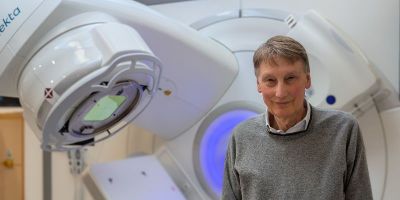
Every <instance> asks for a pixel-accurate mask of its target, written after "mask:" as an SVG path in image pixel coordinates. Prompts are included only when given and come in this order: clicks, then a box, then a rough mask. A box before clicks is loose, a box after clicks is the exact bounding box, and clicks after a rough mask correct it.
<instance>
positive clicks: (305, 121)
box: [265, 100, 311, 135]
mask: <svg viewBox="0 0 400 200" xmlns="http://www.w3.org/2000/svg"><path fill="white" fill-rule="evenodd" d="M305 102H306V104H307V113H306V116H305V117H304V118H303V119H302V120H301V121H299V122H298V123H297V124H295V125H294V126H292V127H290V128H289V129H288V130H287V131H283V130H277V129H274V128H273V127H272V126H270V125H269V124H270V123H269V114H268V110H267V113H266V114H265V123H266V124H267V127H268V131H270V132H272V133H276V134H282V135H284V134H288V133H294V132H299V131H304V130H306V129H307V126H308V122H309V121H310V116H311V108H310V103H308V102H307V101H306V100H305Z"/></svg>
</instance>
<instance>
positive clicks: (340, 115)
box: [312, 107, 357, 123]
mask: <svg viewBox="0 0 400 200" xmlns="http://www.w3.org/2000/svg"><path fill="white" fill-rule="evenodd" d="M312 117H313V118H314V120H316V121H320V122H323V121H337V122H339V123H345V122H346V123H349V122H350V123H355V122H356V121H357V120H356V118H355V117H354V116H353V115H352V114H350V113H349V112H345V111H341V110H334V109H325V108H317V107H312Z"/></svg>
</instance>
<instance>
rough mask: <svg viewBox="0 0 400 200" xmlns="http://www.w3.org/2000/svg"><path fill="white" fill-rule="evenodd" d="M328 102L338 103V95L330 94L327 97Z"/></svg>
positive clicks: (330, 103)
mask: <svg viewBox="0 0 400 200" xmlns="http://www.w3.org/2000/svg"><path fill="white" fill-rule="evenodd" d="M326 102H327V103H328V104H329V105H332V104H335V103H336V97H335V96H333V95H328V96H327V97H326Z"/></svg>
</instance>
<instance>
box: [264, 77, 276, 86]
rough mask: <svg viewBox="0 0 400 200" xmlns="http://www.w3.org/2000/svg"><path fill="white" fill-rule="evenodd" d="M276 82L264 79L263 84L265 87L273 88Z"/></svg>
mask: <svg viewBox="0 0 400 200" xmlns="http://www.w3.org/2000/svg"><path fill="white" fill-rule="evenodd" d="M275 82H276V80H275V79H266V80H265V83H266V85H267V86H273V85H275Z"/></svg>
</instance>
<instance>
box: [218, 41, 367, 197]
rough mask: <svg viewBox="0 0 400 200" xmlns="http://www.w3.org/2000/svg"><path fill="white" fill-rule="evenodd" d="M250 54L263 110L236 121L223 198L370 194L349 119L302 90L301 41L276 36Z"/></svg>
mask: <svg viewBox="0 0 400 200" xmlns="http://www.w3.org/2000/svg"><path fill="white" fill-rule="evenodd" d="M253 62H254V68H255V74H256V78H257V90H258V92H259V93H261V94H262V96H263V99H264V103H265V104H266V106H267V112H266V113H265V114H262V115H259V116H257V117H255V118H252V119H250V120H247V121H245V122H243V123H241V124H240V125H238V126H237V127H236V128H235V130H234V132H233V134H232V136H231V139H230V141H229V145H228V152H227V155H226V159H225V169H224V170H225V171H224V184H223V192H222V199H223V200H239V199H243V200H259V199H260V200H261V199H263V200H264V199H273V200H278V199H285V200H287V199H296V200H297V199H307V200H310V199H323V200H330V199H332V200H341V199H346V200H347V199H352V200H353V199H354V200H355V199H360V200H369V199H372V192H371V186H370V180H369V175H368V168H367V162H366V157H365V149H364V145H363V141H362V137H361V133H360V128H359V126H358V123H357V121H356V119H355V118H354V117H353V116H351V115H350V114H347V113H345V112H341V111H334V110H322V109H318V108H315V107H313V106H311V105H310V104H309V103H308V102H307V101H306V100H305V98H304V94H305V89H307V88H309V87H310V86H311V77H310V68H309V62H308V58H307V53H306V51H305V49H304V47H303V46H302V45H301V44H300V43H299V42H297V41H295V40H294V39H292V38H290V37H286V36H275V37H272V38H271V39H269V40H268V41H267V42H266V43H264V44H262V45H261V46H260V47H259V48H258V49H257V50H256V52H255V53H254V57H253Z"/></svg>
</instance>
